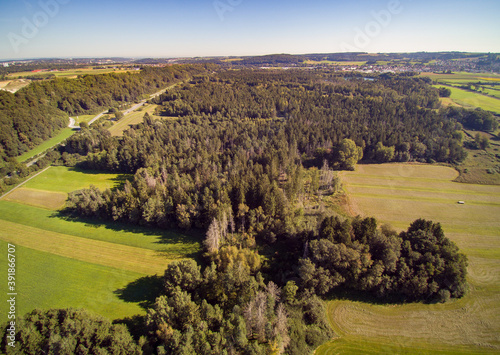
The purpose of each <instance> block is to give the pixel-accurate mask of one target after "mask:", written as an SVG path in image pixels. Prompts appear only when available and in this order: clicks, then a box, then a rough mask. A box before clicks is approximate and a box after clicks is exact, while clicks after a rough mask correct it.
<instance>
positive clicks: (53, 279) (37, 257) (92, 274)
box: [0, 240, 146, 323]
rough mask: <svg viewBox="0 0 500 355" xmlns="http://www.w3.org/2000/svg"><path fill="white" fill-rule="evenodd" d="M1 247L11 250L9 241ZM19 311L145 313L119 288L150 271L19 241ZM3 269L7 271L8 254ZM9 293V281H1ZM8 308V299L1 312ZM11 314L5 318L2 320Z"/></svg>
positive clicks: (0, 243) (119, 316)
mask: <svg viewBox="0 0 500 355" xmlns="http://www.w3.org/2000/svg"><path fill="white" fill-rule="evenodd" d="M0 250H1V251H2V253H3V254H4V255H6V254H7V242H5V241H3V240H0ZM15 256H16V281H15V282H16V290H15V291H16V293H17V296H16V313H17V316H22V315H24V314H26V313H28V312H30V311H32V310H33V309H35V308H38V309H50V308H69V307H73V308H86V309H89V310H91V311H93V312H96V313H98V314H101V315H103V316H105V317H108V318H110V319H122V318H125V317H131V316H133V315H136V314H144V312H145V311H144V310H143V309H142V308H141V307H140V306H139V304H138V303H137V302H126V301H125V300H122V299H120V297H119V295H118V290H120V289H123V288H125V287H126V286H127V285H128V284H130V283H132V282H134V281H135V280H138V279H140V278H142V277H144V276H146V275H143V274H141V273H138V272H133V271H126V270H123V269H117V268H112V267H106V266H102V265H98V264H91V263H87V262H83V261H79V260H75V259H72V258H65V257H61V256H58V255H54V254H52V253H46V252H42V251H38V250H34V249H30V248H26V247H23V246H21V245H17V244H16V252H15ZM2 260H3V261H4V262H2V263H0V272H1V273H2V275H7V262H6V258H2ZM0 285H1V286H0V291H1V292H2V294H4V295H6V293H7V290H6V287H7V282H2V283H1V284H0ZM7 312H8V304H7V302H2V303H1V304H0V314H2V315H4V316H5V315H6V314H7ZM5 321H7V318H5V319H3V320H2V323H3V322H5Z"/></svg>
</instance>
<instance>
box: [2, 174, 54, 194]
mask: <svg viewBox="0 0 500 355" xmlns="http://www.w3.org/2000/svg"><path fill="white" fill-rule="evenodd" d="M49 168H50V166H48V167H46V168H45V169H43V170H42V171H39V172H38V173H36V174H35V175H33V176H32V177H30V178H29V179H27V180H25V181H23V182H22V183H20V184H19V185H17V186H16V187H14V188H13V189H12V190H9V191H7V192H6V193H4V194H3V195H2V196H0V200H1V199H3V198H4V197H5V196H7V195H8V194H10V193H11V192H12V191H14V190H16V189H18V188H20V187H21V186H23V185H24V184H26V183H27V182H28V181H30V180H31V179H33V178H36V177H37V176H38V175H40V174H41V173H43V172H45V171H46V170H48V169H49Z"/></svg>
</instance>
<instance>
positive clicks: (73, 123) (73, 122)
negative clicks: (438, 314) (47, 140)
mask: <svg viewBox="0 0 500 355" xmlns="http://www.w3.org/2000/svg"><path fill="white" fill-rule="evenodd" d="M180 83H182V82H180ZM180 83H176V84H174V85H171V86H169V87H167V88H165V89H162V90H160V91H158V92H156V93H154V94H151V95H149V98H147V99H144V100H142V101H141V102H139V103H138V104H136V105H134V106H132V107H131V108H129V109H128V110H126V111H124V112H123V115H124V116H125V115H128V114H130V113H131V112H132V111H135V110H137V109H138V108H139V107H141V106H143V105H144V104H145V103H146V101H148V100H150V99H152V98H154V97H156V96H159V95H161V94H163V93H164V92H165V91H166V90H168V89H171V88H173V87H175V86H176V85H178V84H180ZM106 113H108V110H106V111H103V112H101V113H100V114H98V115H96V116H95V117H94V118H92V119H91V120H90V121H89V123H88V124H89V126H90V125H91V124H92V123H94V122H95V121H97V120H98V119H99V118H101V117H102V116H103V115H104V114H106ZM68 127H69V128H72V129H75V128H76V129H79V128H80V125H79V124H77V123H76V120H75V119H74V118H73V117H69V124H68ZM49 149H50V148H49ZM44 156H45V154H43V155H41V156H39V157H37V158H35V159H33V160H31V161H29V162H28V163H26V166H27V167H30V166H31V165H33V164H35V163H36V162H37V161H38V160H39V159H41V158H43V157H44ZM35 176H36V175H35ZM2 197H3V196H2Z"/></svg>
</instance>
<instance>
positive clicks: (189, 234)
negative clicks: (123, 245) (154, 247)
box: [50, 210, 203, 257]
mask: <svg viewBox="0 0 500 355" xmlns="http://www.w3.org/2000/svg"><path fill="white" fill-rule="evenodd" d="M50 218H58V219H62V220H64V221H69V222H74V223H82V224H84V225H85V226H86V227H90V228H96V229H99V228H104V229H108V230H112V231H115V232H129V233H136V234H143V235H146V236H156V237H157V240H156V242H155V243H157V244H165V245H167V244H184V245H189V244H196V245H199V243H200V242H201V241H202V240H203V234H202V232H201V231H198V230H194V229H192V230H189V231H184V230H179V229H176V228H169V229H161V228H159V227H149V226H141V225H137V224H132V223H124V222H114V221H107V220H102V219H97V218H90V217H79V216H74V215H71V214H70V213H68V211H66V210H60V211H56V212H54V213H53V214H52V215H51V216H50ZM118 242H119V240H118ZM196 249H198V248H196ZM197 255H198V252H193V253H190V254H189V255H188V254H186V255H183V256H184V257H196V256H197Z"/></svg>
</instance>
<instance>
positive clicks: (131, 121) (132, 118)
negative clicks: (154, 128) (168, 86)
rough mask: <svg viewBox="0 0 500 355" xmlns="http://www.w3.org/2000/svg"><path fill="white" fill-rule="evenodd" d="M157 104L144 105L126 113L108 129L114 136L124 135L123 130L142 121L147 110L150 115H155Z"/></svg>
mask: <svg viewBox="0 0 500 355" xmlns="http://www.w3.org/2000/svg"><path fill="white" fill-rule="evenodd" d="M157 106H158V105H144V106H142V107H141V108H139V109H138V110H136V111H134V112H132V113H130V114H128V115H126V116H125V117H123V118H122V119H121V120H119V121H117V122H115V124H114V125H113V126H111V127H110V128H109V129H108V130H109V131H110V132H111V135H112V136H122V135H123V132H124V131H126V130H127V129H129V128H130V126H131V125H135V124H138V123H141V122H142V121H143V119H144V115H145V114H146V112H147V113H149V115H150V116H153V113H154V111H155V109H156V107H157ZM153 117H155V116H153ZM156 118H159V117H156Z"/></svg>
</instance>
